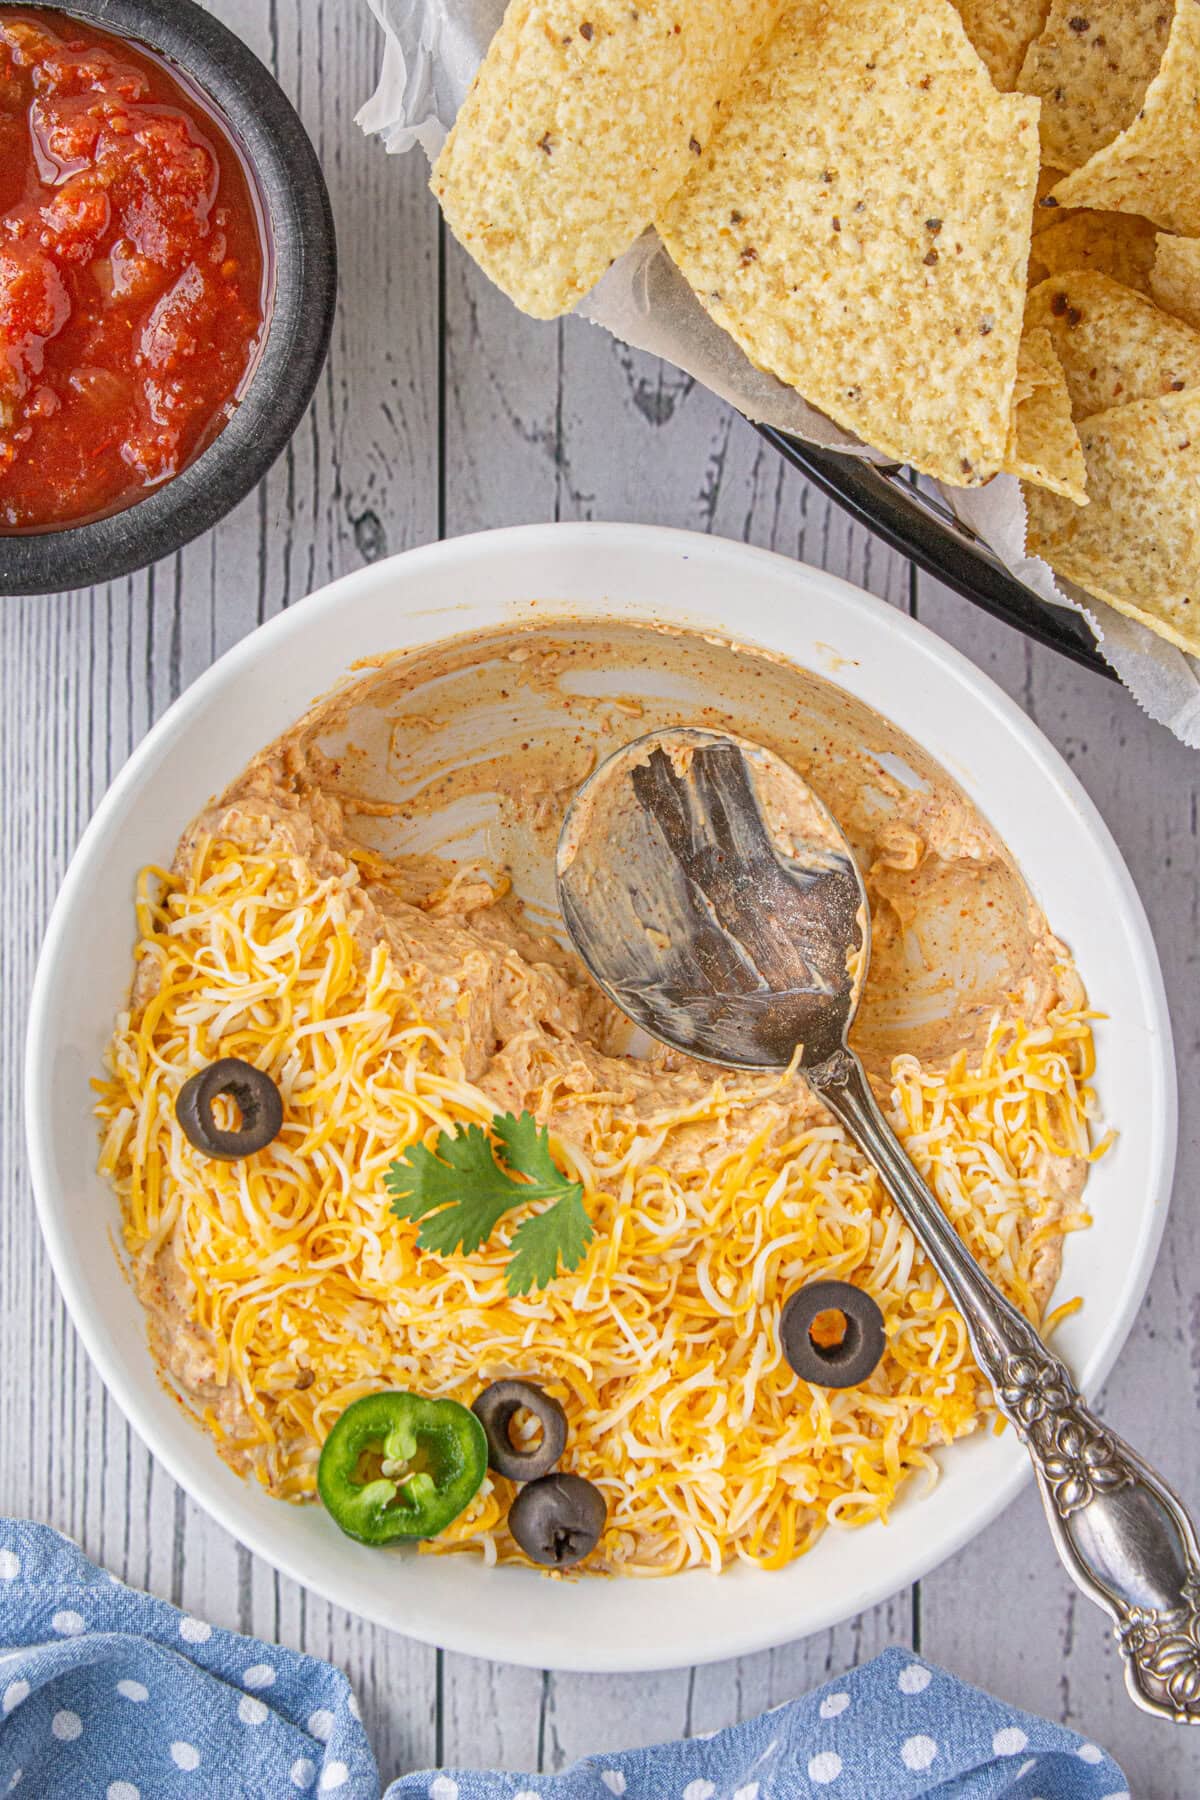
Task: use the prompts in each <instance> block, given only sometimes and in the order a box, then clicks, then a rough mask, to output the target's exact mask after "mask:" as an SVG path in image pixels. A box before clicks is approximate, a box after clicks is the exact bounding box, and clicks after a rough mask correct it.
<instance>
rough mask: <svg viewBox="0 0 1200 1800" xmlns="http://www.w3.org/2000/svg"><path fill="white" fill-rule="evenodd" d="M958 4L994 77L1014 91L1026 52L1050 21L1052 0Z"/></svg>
mask: <svg viewBox="0 0 1200 1800" xmlns="http://www.w3.org/2000/svg"><path fill="white" fill-rule="evenodd" d="M954 4H955V5H956V6H957V8H958V10H959V12H960V13H961V14H962V22H963V24H964V25H965V26H966V28H967V36H968V37H969V38H970V40H971V42H972V43H973V44H974V46H975V48H976V50H978V52H979V54H980V56H982V58H983V60H984V62H985V63H986V64H987V67H988V73H989V75H990V76H991V78H992V80H993V81H994V82H995V84H996V86H997V87H998V88H1002V89H1004V90H1005V91H1006V92H1011V91H1012V89H1013V88H1015V87H1016V85H1017V76H1018V75H1019V74H1020V73H1021V64H1022V63H1023V62H1024V60H1025V52H1026V50H1028V48H1029V46H1030V44H1031V43H1032V42H1033V40H1034V38H1035V37H1036V36H1037V35H1038V33H1039V32H1040V31H1041V29H1042V26H1043V25H1044V24H1045V22H1046V14H1047V12H1048V11H1049V10H1050V0H954Z"/></svg>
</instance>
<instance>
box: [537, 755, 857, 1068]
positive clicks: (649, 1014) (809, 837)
mask: <svg viewBox="0 0 1200 1800" xmlns="http://www.w3.org/2000/svg"><path fill="white" fill-rule="evenodd" d="M614 870H619V871H620V874H619V875H615V874H614V873H613V871H614ZM557 873H558V895H559V903H560V905H561V908H562V913H563V917H564V919H565V921H566V924H567V928H568V930H569V931H570V933H571V936H572V938H573V940H574V942H575V946H576V948H577V949H578V951H579V954H580V956H581V957H582V958H583V961H584V963H585V964H586V965H587V968H588V970H589V972H590V973H591V975H592V976H593V978H594V980H595V981H596V982H597V984H598V985H599V986H600V987H601V988H602V989H603V990H604V991H605V993H607V994H608V996H609V998H610V999H611V1000H613V1001H614V1002H615V1003H616V1005H617V1006H619V1007H620V1008H621V1010H622V1012H624V1013H626V1014H627V1015H628V1016H629V1017H630V1018H631V1019H633V1020H634V1021H635V1023H636V1024H638V1025H640V1026H641V1027H642V1029H643V1030H644V1031H646V1032H648V1033H649V1035H650V1036H651V1037H655V1038H658V1039H659V1040H660V1041H661V1042H663V1043H666V1044H669V1045H670V1046H671V1047H672V1049H675V1050H681V1051H683V1052H684V1053H685V1055H688V1056H696V1057H699V1058H700V1059H701V1060H702V1061H704V1062H712V1063H718V1064H720V1065H721V1066H722V1067H725V1068H736V1069H773V1068H786V1067H787V1066H788V1065H789V1064H790V1063H791V1062H793V1060H795V1059H796V1058H797V1055H799V1062H800V1064H801V1066H802V1067H803V1066H811V1065H816V1064H819V1063H823V1062H826V1061H827V1060H828V1058H829V1057H830V1056H832V1055H833V1054H834V1052H835V1051H836V1050H837V1049H838V1048H839V1046H840V1045H841V1043H842V1041H843V1039H844V1037H845V1034H846V1032H847V1031H848V1030H849V1027H850V1024H851V1022H852V1020H853V1018H854V1014H855V1011H856V1009H857V1006H858V999H859V995H860V993H861V991H862V975H863V972H864V971H865V968H866V964H867V960H868V958H869V956H870V932H871V926H870V912H869V909H868V906H867V895H866V889H865V888H864V886H863V880H862V876H861V874H860V873H859V869H858V865H857V863H856V862H855V860H854V856H853V854H852V853H851V850H850V847H849V845H848V844H847V843H846V841H845V839H844V837H843V836H842V833H841V830H840V828H839V827H838V825H837V823H836V822H835V820H834V819H833V817H832V816H831V814H830V813H829V811H828V809H827V808H826V807H825V806H824V805H823V804H822V803H821V801H820V800H818V799H817V797H816V795H815V794H814V793H813V792H812V790H811V789H810V788H809V787H808V786H807V784H806V783H805V782H803V781H802V780H801V779H800V777H799V775H797V774H796V773H795V771H794V770H793V769H791V768H789V767H788V765H787V764H786V763H785V762H784V761H783V760H782V758H780V757H778V756H774V755H773V754H772V753H771V752H770V751H769V750H764V749H762V748H761V747H760V746H759V745H756V744H749V743H747V742H745V741H744V740H742V739H735V738H732V737H724V736H721V735H719V734H718V733H716V732H712V731H701V730H698V729H691V728H688V729H680V730H673V731H669V732H653V733H651V734H650V735H649V736H647V737H643V738H638V739H637V740H635V742H633V743H632V744H628V745H626V747H625V748H624V749H622V750H619V751H617V753H616V754H615V755H614V756H611V757H609V758H607V760H606V761H605V762H603V763H602V764H601V765H600V767H599V768H598V769H597V770H596V772H595V773H594V774H593V775H592V777H591V778H590V780H588V781H587V782H585V783H584V785H583V786H582V787H581V788H580V789H579V791H578V793H577V794H576V796H575V798H574V800H573V801H572V803H571V805H570V807H569V808H568V811H567V814H566V817H565V819H564V821H563V826H562V832H561V834H560V837H559V841H558V858H557Z"/></svg>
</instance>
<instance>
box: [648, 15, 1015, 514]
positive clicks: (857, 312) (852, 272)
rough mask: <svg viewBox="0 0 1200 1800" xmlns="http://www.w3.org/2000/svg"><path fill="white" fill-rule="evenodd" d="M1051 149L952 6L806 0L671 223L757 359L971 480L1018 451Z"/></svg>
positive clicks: (750, 78) (901, 449)
mask: <svg viewBox="0 0 1200 1800" xmlns="http://www.w3.org/2000/svg"><path fill="white" fill-rule="evenodd" d="M1037 158H1038V148H1037V104H1036V102H1035V101H1032V100H1029V99H1026V98H1025V97H1024V96H1023V95H1019V94H998V93H997V92H996V90H995V89H994V88H993V86H992V84H991V81H990V79H989V77H988V73H987V70H986V69H985V68H984V67H983V64H982V63H981V62H980V60H979V57H978V56H977V55H976V53H975V51H974V50H973V49H972V48H971V45H970V43H969V41H968V39H967V35H966V32H965V31H964V30H963V25H962V21H961V19H960V18H959V16H958V14H957V13H956V12H955V10H954V7H953V6H952V5H951V4H950V0H789V4H788V5H787V7H786V8H785V10H784V13H783V15H782V17H781V19H780V22H779V25H778V26H777V28H776V30H775V33H774V35H773V36H772V38H771V39H770V41H769V42H768V43H767V45H766V47H765V48H764V49H763V51H762V52H761V54H760V55H759V57H758V58H757V59H756V60H755V62H754V63H752V64H751V66H750V67H749V68H748V69H747V71H746V74H745V76H744V77H743V80H742V82H741V85H740V86H739V88H738V89H737V91H736V92H735V94H734V95H733V96H732V98H731V100H730V102H729V104H728V107H727V108H726V120H725V124H724V125H723V126H722V128H721V130H720V132H719V133H718V134H717V136H716V138H715V139H714V141H713V143H712V144H711V145H710V146H709V148H708V149H707V150H706V152H705V154H704V155H703V156H702V157H700V158H699V159H698V160H697V164H696V167H695V169H694V170H693V171H692V173H691V174H690V175H689V177H688V180H687V182H686V183H685V184H684V186H683V187H682V188H681V190H680V191H679V193H678V194H676V195H675V197H674V198H673V200H672V201H671V202H670V204H669V205H667V206H666V207H664V208H663V210H662V212H661V213H660V214H659V216H658V220H657V223H658V229H659V234H660V236H661V237H662V239H663V241H664V243H665V244H666V246H667V249H668V250H669V251H670V253H671V256H672V257H673V258H674V260H675V262H676V264H677V265H678V267H679V268H680V269H681V270H682V272H683V274H684V276H685V277H686V279H687V280H688V282H689V283H690V284H691V286H692V289H693V291H694V292H695V294H696V296H697V298H698V299H699V300H700V302H701V304H702V305H703V306H705V307H706V308H707V309H708V311H709V312H710V313H711V314H712V316H713V318H714V319H715V320H716V321H717V323H718V324H719V325H721V326H723V327H724V329H725V330H726V331H727V332H729V333H730V335H731V336H732V337H734V338H735V339H736V340H737V342H738V343H739V344H740V345H741V346H742V348H743V350H745V352H746V354H747V355H748V356H749V357H750V359H751V361H752V362H754V363H756V364H757V365H758V366H759V367H760V368H763V369H767V370H768V371H770V372H771V373H772V374H774V375H777V376H778V377H779V379H780V380H781V381H785V382H787V383H788V384H789V386H791V387H794V388H797V389H798V390H799V392H800V393H801V394H803V395H804V397H805V398H806V399H807V400H809V401H811V402H812V404H813V405H815V406H819V407H821V408H822V410H823V411H825V412H826V413H828V414H829V415H830V417H831V418H833V419H836V420H837V422H838V423H839V424H840V425H843V426H845V427H846V428H848V429H849V430H851V431H854V432H857V433H858V435H859V436H860V437H862V438H864V439H865V440H866V441H867V442H868V443H870V444H873V445H875V446H876V447H877V448H878V449H880V450H883V451H885V452H886V453H887V454H888V455H890V456H894V457H895V458H896V460H897V461H898V462H903V463H908V464H911V466H912V467H914V468H916V469H919V470H921V471H922V472H924V473H925V474H928V475H935V476H938V477H940V478H941V479H943V480H945V481H950V482H956V483H958V484H960V485H966V486H970V485H973V484H975V483H977V482H980V481H983V480H985V479H986V478H987V477H988V476H989V475H992V474H994V473H995V472H996V470H997V469H999V468H1000V466H1001V464H1002V462H1003V460H1004V452H1005V449H1006V446H1007V441H1008V423H1009V417H1010V414H1011V410H1012V393H1013V383H1014V380H1015V378H1016V369H1017V347H1018V344H1019V342H1020V335H1021V318H1020V312H1021V302H1020V298H1019V296H1020V290H1021V285H1022V280H1023V276H1024V272H1025V267H1026V264H1027V262H1028V257H1029V230H1030V219H1031V215H1032V209H1033V194H1034V187H1035V184H1036V181H1037Z"/></svg>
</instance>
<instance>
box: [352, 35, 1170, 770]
mask: <svg viewBox="0 0 1200 1800" xmlns="http://www.w3.org/2000/svg"><path fill="white" fill-rule="evenodd" d="M370 3H371V5H372V6H373V8H374V10H375V11H376V13H377V14H378V16H379V17H380V19H381V20H382V22H383V23H384V26H385V29H386V30H387V32H388V53H387V58H386V59H385V67H384V76H383V80H382V81H381V84H380V88H379V91H378V92H377V94H376V95H375V97H374V99H373V100H372V101H371V102H370V103H369V104H368V106H367V107H365V108H364V111H363V114H362V115H361V122H362V124H363V125H364V127H365V128H366V129H370V130H377V131H379V132H381V134H382V135H383V136H384V138H385V140H386V141H387V144H388V148H389V149H401V148H406V147H408V146H409V145H411V144H413V143H416V142H419V143H421V144H422V145H423V147H424V148H425V150H426V151H427V153H428V154H429V156H430V158H431V161H432V165H433V167H432V180H431V185H432V187H433V190H434V192H435V194H436V195H437V197H438V200H439V202H440V204H441V207H442V211H443V214H444V216H445V218H446V221H447V223H448V225H449V227H450V229H451V231H452V232H453V234H454V236H455V237H456V238H457V239H458V241H459V242H460V244H461V245H462V246H463V247H464V248H465V250H466V251H467V252H468V253H469V254H470V255H471V256H472V257H474V259H475V260H476V262H477V263H478V264H479V266H480V267H481V268H482V269H483V270H484V272H485V273H486V274H487V275H488V276H489V277H490V279H491V280H492V281H493V282H495V284H496V285H497V286H498V287H500V288H501V289H502V290H503V291H504V292H505V293H506V294H508V296H509V297H510V298H511V299H512V300H513V302H514V304H515V305H516V306H517V307H519V308H520V309H521V310H522V311H523V312H525V313H527V314H529V315H530V316H532V317H534V318H540V319H549V318H555V317H558V316H560V315H562V314H564V313H567V312H576V313H578V314H581V315H582V316H583V317H585V318H587V319H590V320H591V321H592V322H593V323H596V324H600V325H602V326H604V327H606V328H607V329H608V330H609V331H611V332H612V333H613V334H614V335H615V336H617V337H619V338H620V339H621V340H622V341H623V342H625V343H628V344H630V345H632V346H634V347H635V348H639V349H643V350H647V351H650V352H652V353H655V354H658V355H661V356H665V357H668V358H670V360H672V361H673V362H675V363H676V364H677V365H678V366H680V367H681V368H683V369H685V370H687V371H688V372H689V373H690V374H692V375H694V376H696V377H697V379H699V380H700V381H702V382H704V383H705V384H706V385H707V386H708V387H709V388H711V389H713V390H714V391H715V392H717V393H718V394H720V395H722V396H723V397H725V398H727V399H729V400H730V401H731V402H732V403H733V404H735V405H736V406H738V407H739V408H740V410H741V411H742V412H743V413H745V414H746V416H747V417H748V418H750V419H751V420H753V421H754V422H755V423H756V424H758V425H759V426H760V427H761V428H763V429H764V430H765V431H767V432H768V434H769V435H771V436H772V438H773V440H774V441H775V442H777V443H778V444H779V445H780V447H781V448H782V449H783V450H784V451H785V453H786V454H788V455H789V456H790V457H791V459H792V460H793V461H794V462H796V463H797V464H799V465H800V466H801V467H803V468H804V469H805V470H806V472H807V473H809V474H810V475H811V476H812V477H813V478H814V479H816V480H817V481H819V482H820V483H821V484H822V485H823V486H824V487H825V488H826V489H827V491H829V492H831V493H832V494H834V495H835V497H836V498H838V499H839V500H840V501H842V502H843V504H846V505H848V506H849V507H850V508H851V509H852V510H853V511H855V512H856V513H857V514H858V515H859V517H861V518H862V519H864V520H865V521H866V522H867V523H868V524H869V525H871V527H872V528H873V529H875V530H876V531H878V532H880V534H881V535H883V536H884V537H886V538H888V539H889V540H890V541H891V542H892V543H894V544H896V545H897V546H898V547H899V548H901V549H902V550H904V551H905V552H906V553H908V554H910V555H912V556H913V557H914V558H915V559H916V560H917V561H918V562H920V563H921V564H922V565H923V566H925V567H926V568H928V569H930V570H931V571H933V572H934V573H936V574H937V575H939V576H940V577H941V578H942V579H944V580H946V581H948V582H949V583H950V584H951V585H952V586H954V587H956V588H958V589H959V590H960V591H961V592H963V593H966V594H968V595H969V597H970V598H971V599H973V600H975V601H976V602H977V603H979V604H981V605H983V606H985V607H988V608H990V609H991V610H992V611H995V612H998V613H1000V614H1001V615H1002V616H1004V617H1006V618H1008V619H1009V620H1010V621H1011V622H1013V623H1014V624H1017V625H1019V626H1020V627H1021V628H1022V629H1024V630H1027V631H1029V632H1030V633H1031V635H1033V636H1035V637H1038V638H1040V639H1042V640H1043V641H1045V642H1048V643H1052V644H1054V645H1055V647H1056V648H1058V649H1061V650H1064V651H1065V652H1066V653H1067V654H1068V655H1071V656H1073V657H1075V658H1076V659H1077V660H1080V661H1083V662H1086V663H1088V664H1090V665H1091V666H1093V667H1104V668H1105V669H1106V670H1110V671H1115V672H1116V673H1117V674H1118V675H1119V676H1120V677H1121V678H1122V679H1123V680H1124V681H1125V682H1126V684H1127V685H1129V686H1130V687H1131V688H1132V689H1133V690H1134V692H1135V694H1136V695H1137V698H1138V699H1139V700H1140V701H1141V702H1142V704H1143V705H1144V706H1146V708H1147V709H1148V710H1149V711H1151V712H1152V713H1153V714H1155V716H1157V717H1159V718H1160V719H1163V720H1164V721H1165V722H1167V723H1168V724H1170V725H1171V726H1172V727H1173V728H1174V729H1175V730H1176V732H1177V733H1178V735H1180V736H1181V737H1183V738H1184V739H1185V740H1186V741H1189V742H1193V741H1194V742H1196V743H1197V744H1200V679H1198V677H1197V670H1196V665H1195V664H1194V663H1193V661H1192V657H1193V655H1194V654H1196V653H1200V506H1198V503H1197V501H1198V495H1200V0H1095V3H1094V4H1090V5H1089V6H1088V7H1087V9H1086V11H1085V10H1083V9H1082V8H1081V6H1080V3H1079V0H1005V3H1004V4H996V3H995V0H688V4H687V5H686V6H685V5H681V4H678V3H675V4H670V3H668V0H642V4H639V5H637V6H631V5H629V4H627V0H603V3H600V0H595V3H593V0H509V4H508V5H507V6H505V5H504V3H503V0H403V3H401V0H370ZM1193 592H1195V595H1196V598H1195V601H1194V602H1193ZM1193 615H1195V616H1193Z"/></svg>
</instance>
